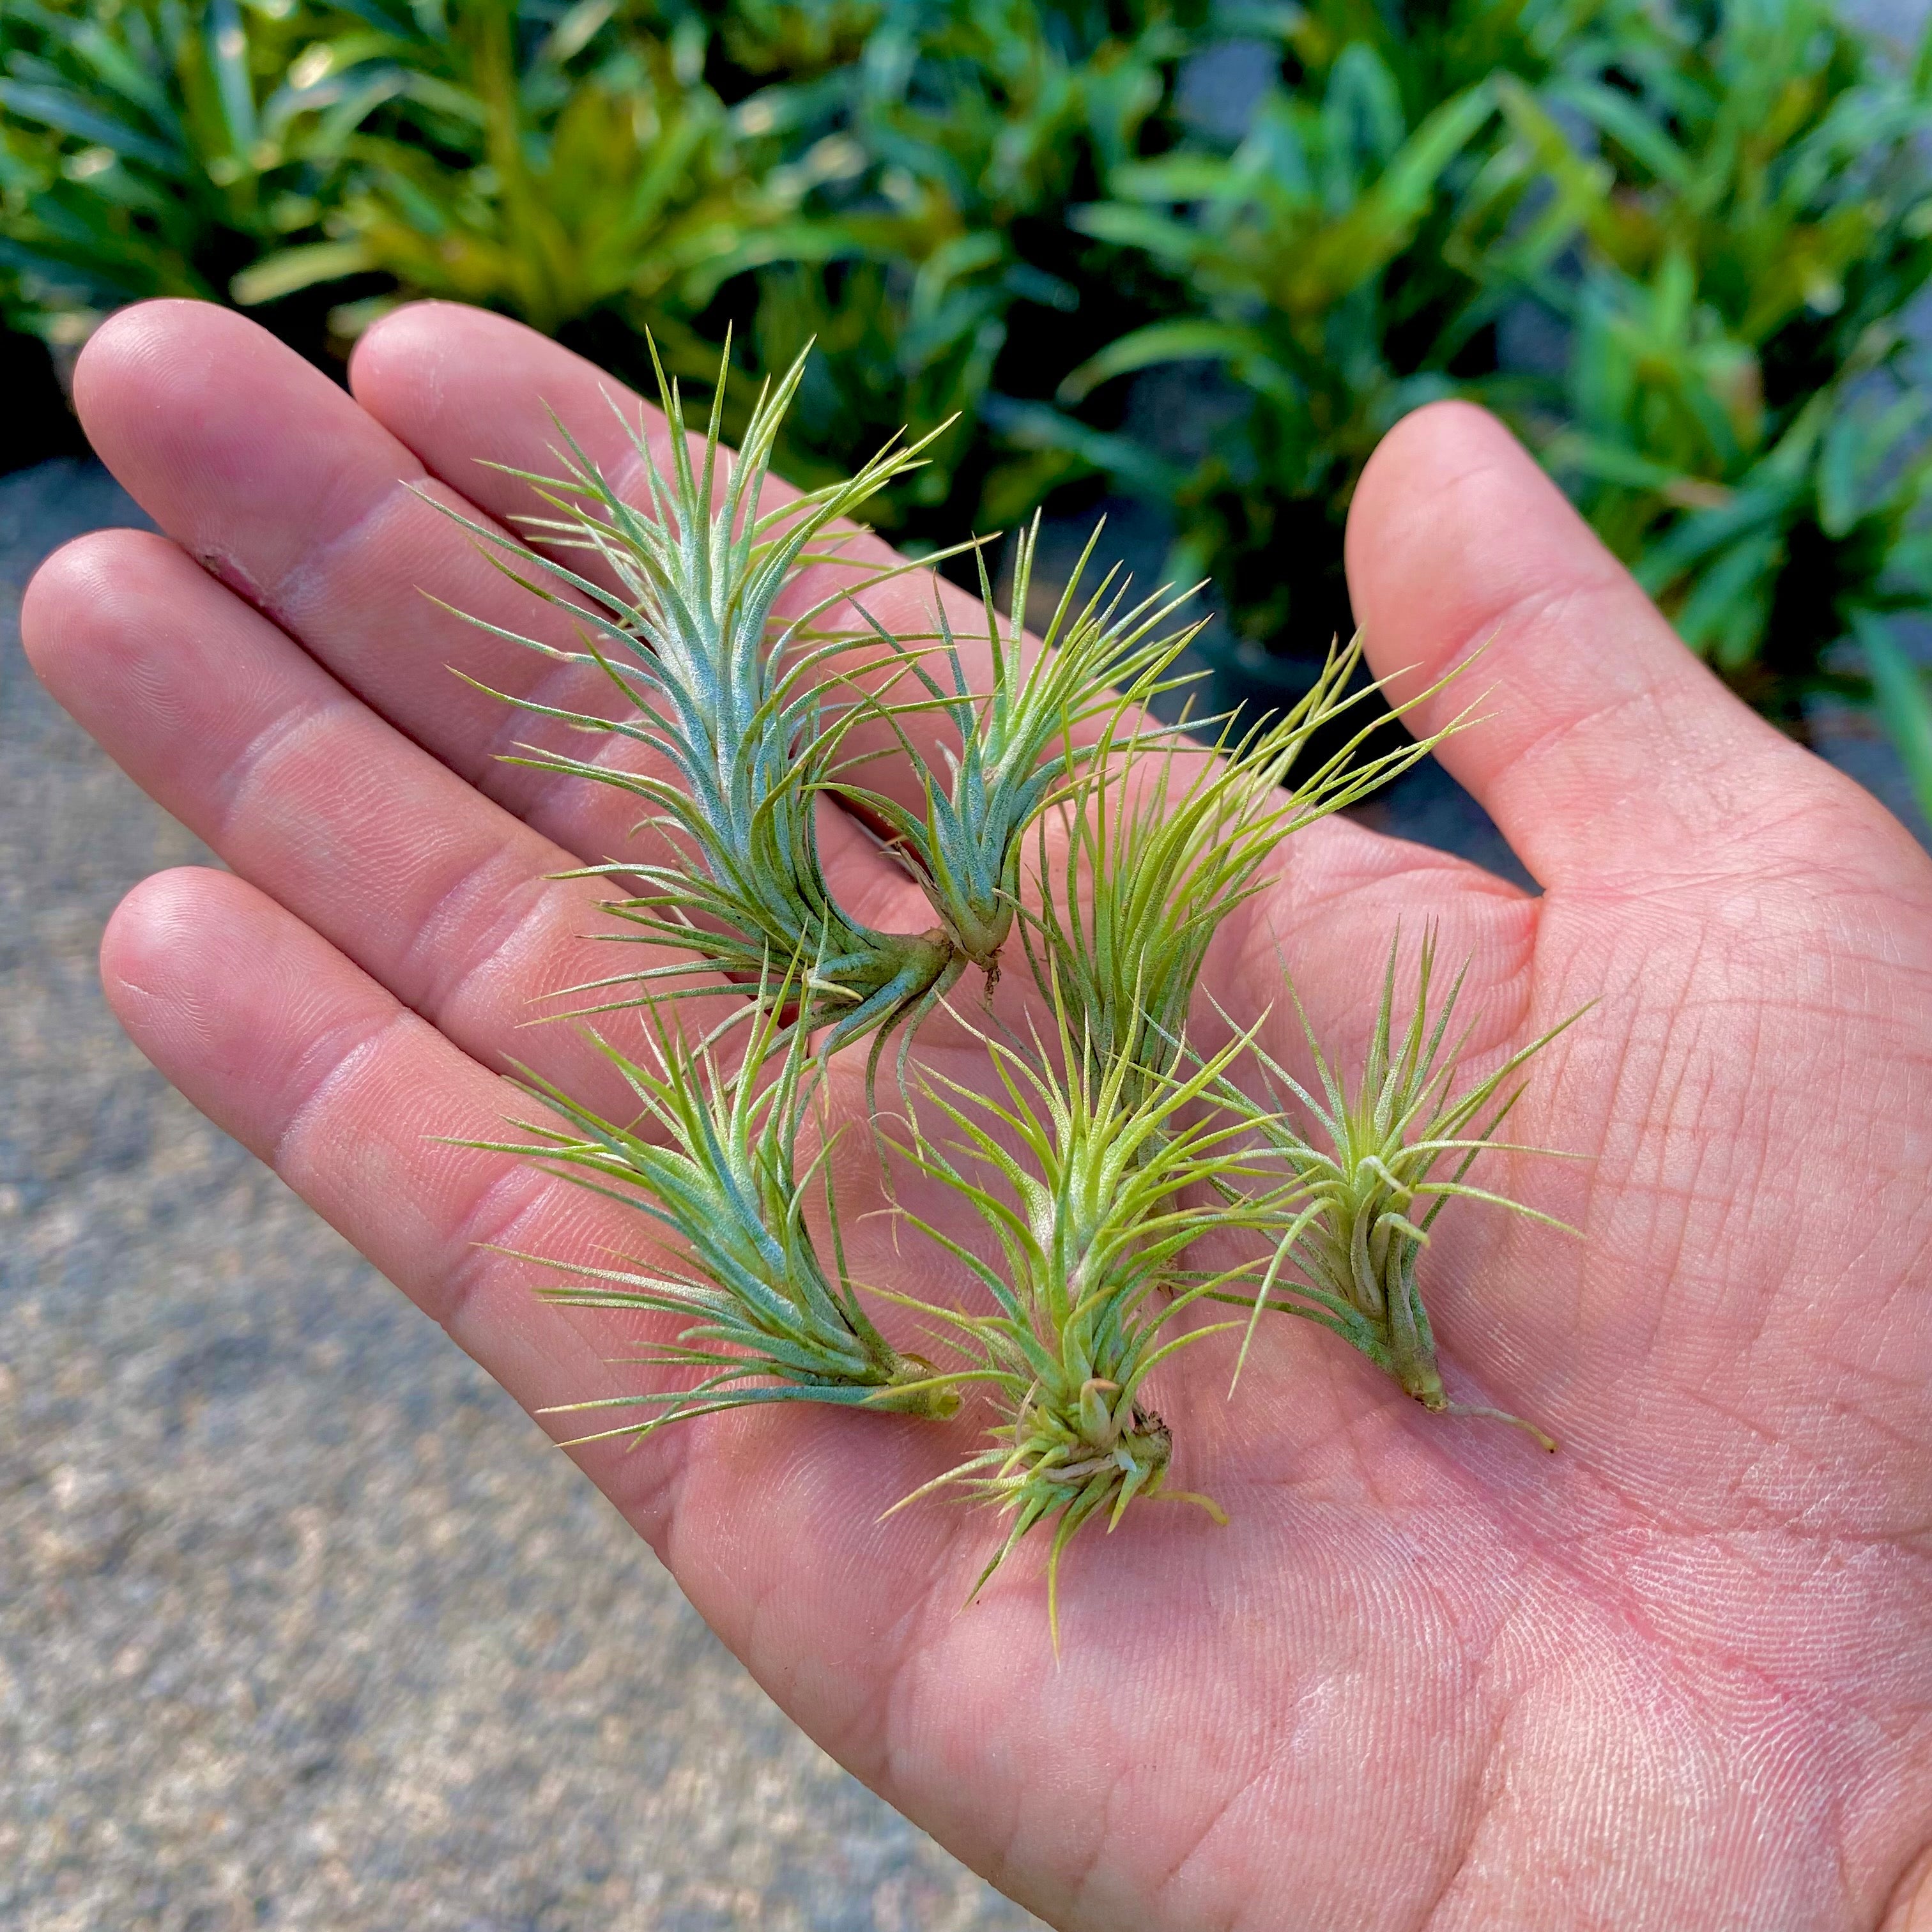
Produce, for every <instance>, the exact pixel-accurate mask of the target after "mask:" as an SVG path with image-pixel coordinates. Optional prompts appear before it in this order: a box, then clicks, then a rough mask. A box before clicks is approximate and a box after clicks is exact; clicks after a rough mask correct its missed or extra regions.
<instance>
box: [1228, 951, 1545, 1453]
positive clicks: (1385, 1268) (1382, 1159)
mask: <svg viewBox="0 0 1932 1932" xmlns="http://www.w3.org/2000/svg"><path fill="white" fill-rule="evenodd" d="M1399 947H1400V934H1398V935H1397V938H1396V939H1395V941H1393V942H1391V945H1390V947H1389V954H1388V965H1387V967H1386V968H1385V971H1384V974H1383V976H1382V1001H1381V1004H1380V1006H1379V1008H1378V1010H1377V1012H1376V1021H1375V1026H1374V1028H1373V1031H1372V1032H1371V1034H1370V1039H1369V1049H1368V1054H1367V1060H1366V1062H1365V1064H1364V1067H1363V1069H1362V1074H1361V1079H1360V1080H1359V1081H1358V1082H1357V1083H1356V1085H1355V1088H1354V1089H1353V1091H1351V1090H1350V1088H1349V1085H1348V1083H1347V1082H1346V1080H1345V1079H1343V1076H1342V1075H1341V1074H1340V1072H1339V1071H1338V1070H1337V1067H1335V1065H1334V1062H1333V1061H1331V1060H1330V1059H1329V1058H1328V1056H1327V1055H1325V1054H1324V1052H1322V1047H1321V1046H1320V1043H1319V1042H1318V1041H1317V1040H1316V1037H1315V1035H1314V1032H1313V1029H1312V1028H1310V1027H1309V1025H1308V1020H1307V1014H1306V1013H1303V1012H1302V1011H1301V1003H1300V1001H1299V1000H1298V1001H1296V1002H1295V1007H1296V1011H1297V1012H1298V1013H1300V1014H1301V1021H1302V1026H1303V1030H1304V1034H1305V1035H1306V1037H1307V1044H1308V1048H1309V1052H1310V1057H1311V1058H1312V1059H1313V1062H1314V1067H1315V1076H1316V1083H1317V1085H1319V1087H1320V1088H1321V1097H1320V1098H1319V1099H1318V1098H1317V1097H1316V1096H1315V1095H1314V1094H1311V1093H1310V1091H1309V1090H1308V1088H1307V1087H1306V1086H1304V1085H1303V1084H1302V1083H1301V1082H1300V1081H1298V1080H1297V1079H1295V1076H1293V1075H1292V1074H1291V1073H1289V1072H1288V1071H1287V1070H1286V1068H1284V1067H1282V1066H1281V1065H1280V1064H1279V1063H1278V1062H1277V1061H1274V1060H1273V1059H1272V1058H1270V1057H1269V1056H1268V1055H1267V1054H1266V1053H1265V1052H1262V1049H1260V1048H1259V1047H1256V1049H1254V1054H1253V1058H1254V1061H1255V1062H1256V1064H1257V1066H1258V1067H1259V1068H1260V1070H1261V1071H1262V1076H1263V1079H1264V1082H1265V1083H1266V1084H1267V1085H1268V1086H1269V1087H1271V1088H1273V1089H1274V1090H1277V1091H1274V1092H1271V1094H1270V1095H1269V1098H1270V1100H1271V1101H1272V1100H1277V1099H1280V1098H1281V1097H1283V1094H1282V1092H1281V1091H1280V1090H1285V1092H1286V1094H1289V1095H1292V1096H1293V1097H1294V1098H1295V1100H1298V1102H1300V1103H1301V1106H1302V1108H1303V1109H1304V1111H1305V1112H1306V1114H1307V1118H1308V1123H1309V1127H1310V1132H1309V1133H1307V1135H1304V1133H1302V1132H1301V1131H1300V1130H1298V1129H1297V1128H1296V1127H1295V1124H1294V1121H1293V1119H1292V1115H1290V1114H1289V1112H1288V1111H1287V1110H1286V1108H1285V1107H1275V1108H1271V1109H1262V1108H1261V1107H1259V1106H1255V1105H1254V1104H1253V1103H1250V1102H1249V1101H1247V1100H1246V1099H1245V1097H1244V1096H1243V1095H1241V1094H1240V1093H1239V1092H1238V1091H1236V1090H1235V1088H1233V1087H1232V1085H1230V1084H1226V1083H1224V1085H1223V1088H1222V1090H1221V1094H1220V1097H1221V1098H1222V1099H1223V1101H1224V1102H1225V1103H1226V1104H1227V1105H1229V1106H1231V1107H1232V1109H1234V1110H1235V1112H1246V1113H1247V1115H1248V1117H1249V1118H1250V1120H1251V1121H1253V1125H1254V1128H1255V1133H1256V1141H1257V1142H1258V1143H1259V1145H1262V1146H1264V1147H1265V1148H1268V1150H1269V1151H1271V1153H1272V1154H1274V1157H1276V1158H1277V1160H1279V1162H1280V1165H1281V1170H1282V1172H1283V1173H1284V1174H1285V1175H1287V1176H1289V1177H1292V1180H1293V1181H1294V1182H1295V1183H1296V1184H1298V1191H1297V1190H1289V1191H1286V1192H1284V1193H1283V1194H1282V1195H1281V1196H1278V1197H1277V1205H1276V1206H1275V1208H1274V1220H1275V1226H1274V1229H1272V1230H1271V1232H1272V1233H1273V1234H1274V1236H1275V1238H1276V1246H1275V1256H1274V1261H1273V1262H1272V1263H1271V1265H1270V1266H1269V1268H1268V1274H1267V1276H1266V1277H1265V1280H1263V1282H1262V1286H1261V1288H1260V1290H1259V1292H1258V1293H1256V1295H1254V1296H1253V1298H1251V1301H1250V1310H1251V1312H1250V1317H1249V1321H1248V1326H1247V1335H1246V1336H1245V1337H1244V1340H1243V1343H1242V1349H1241V1358H1242V1359H1244V1360H1245V1358H1246V1356H1247V1347H1248V1343H1250V1341H1251V1340H1253V1334H1254V1331H1255V1327H1256V1323H1257V1322H1259V1319H1260V1316H1261V1314H1262V1310H1264V1309H1265V1308H1267V1307H1277V1308H1280V1309H1282V1310H1286V1311H1287V1312H1288V1313H1291V1314H1294V1315H1298V1316H1301V1317H1302V1318H1304V1319H1305V1320H1307V1321H1310V1322H1314V1323H1316V1325H1317V1326H1318V1327H1320V1328H1326V1329H1328V1330H1329V1331H1330V1332H1331V1333H1332V1334H1337V1335H1339V1336H1340V1337H1341V1338H1342V1339H1343V1341H1345V1342H1346V1343H1349V1345H1350V1346H1352V1347H1353V1348H1355V1349H1359V1350H1360V1351H1361V1353H1362V1354H1363V1355H1366V1356H1367V1358H1369V1360H1370V1361H1372V1362H1373V1363H1374V1364H1376V1367H1379V1368H1381V1369H1385V1370H1387V1371H1388V1373H1389V1374H1390V1375H1391V1376H1394V1379H1395V1380H1396V1382H1397V1384H1398V1385H1400V1387H1401V1388H1402V1390H1403V1393H1404V1394H1407V1395H1410V1396H1413V1397H1415V1400H1417V1401H1418V1402H1419V1403H1421V1405H1422V1406H1423V1407H1424V1409H1428V1410H1430V1412H1433V1413H1434V1414H1437V1415H1473V1416H1487V1417H1489V1418H1491V1419H1492V1420H1494V1421H1499V1422H1507V1423H1509V1424H1512V1425H1513V1426H1514V1427H1517V1428H1518V1429H1520V1430H1523V1431H1525V1432H1526V1433H1527V1434H1528V1435H1529V1436H1532V1437H1534V1438H1535V1440H1536V1441H1537V1442H1539V1443H1541V1445H1542V1446H1543V1447H1544V1448H1545V1449H1548V1450H1551V1451H1554V1450H1555V1448H1556V1442H1555V1441H1554V1440H1553V1439H1552V1438H1551V1437H1550V1436H1547V1435H1546V1434H1545V1433H1544V1431H1543V1430H1541V1429H1539V1428H1538V1427H1537V1426H1536V1425H1535V1424H1534V1423H1532V1422H1528V1421H1525V1420H1524V1419H1523V1418H1522V1417H1521V1416H1517V1415H1509V1414H1508V1413H1506V1412H1505V1411H1503V1410H1501V1409H1485V1408H1479V1407H1473V1406H1468V1405H1466V1404H1463V1403H1452V1402H1451V1400H1449V1397H1448V1393H1447V1391H1445V1388H1443V1385H1442V1372H1441V1370H1440V1369H1439V1367H1437V1365H1436V1339H1435V1334H1434V1331H1433V1329H1432V1328H1431V1326H1430V1320H1429V1311H1428V1310H1427V1308H1426V1307H1424V1304H1423V1299H1422V1294H1421V1288H1420V1286H1418V1282H1417V1279H1416V1268H1417V1264H1418V1262H1419V1261H1420V1259H1421V1254H1422V1250H1423V1249H1424V1247H1426V1246H1427V1244H1428V1242H1429V1239H1430V1230H1431V1229H1432V1228H1433V1226H1434V1225H1435V1223H1436V1217H1438V1216H1439V1214H1441V1213H1442V1210H1443V1208H1445V1206H1447V1205H1448V1203H1449V1202H1451V1201H1452V1200H1456V1199H1463V1200H1472V1201H1484V1202H1489V1203H1490V1205H1492V1206H1494V1207H1498V1208H1506V1209H1507V1210H1508V1211H1509V1212H1510V1213H1511V1214H1519V1215H1521V1216H1523V1217H1524V1218H1525V1219H1526V1220H1532V1221H1539V1222H1541V1223H1543V1224H1544V1226H1547V1227H1552V1228H1559V1229H1564V1230H1565V1232H1567V1233H1574V1232H1575V1230H1574V1229H1568V1228H1567V1227H1565V1223H1562V1222H1561V1221H1558V1220H1554V1219H1553V1217H1550V1215H1547V1214H1543V1213H1541V1212H1540V1211H1538V1209H1536V1208H1531V1207H1528V1206H1526V1205H1524V1204H1523V1202H1520V1201H1512V1200H1511V1199H1508V1197H1507V1196H1504V1195H1501V1194H1497V1193H1493V1192H1492V1191H1491V1190H1489V1189H1487V1188H1482V1187H1472V1185H1471V1184H1470V1183H1469V1180H1468V1179H1467V1176H1468V1175H1469V1169H1470V1168H1471V1166H1472V1165H1473V1164H1474V1163H1475V1160H1476V1159H1477V1157H1478V1155H1480V1154H1482V1153H1483V1152H1484V1151H1485V1150H1486V1149H1494V1150H1496V1151H1505V1152H1509V1153H1514V1154H1544V1155H1547V1156H1550V1157H1552V1158H1554V1157H1555V1156H1554V1154H1553V1151H1552V1150H1550V1149H1549V1148H1527V1147H1520V1146H1516V1145H1513V1144H1511V1143H1507V1142H1502V1141H1499V1140H1498V1139H1497V1138H1496V1136H1497V1134H1498V1132H1499V1130H1500V1129H1501V1128H1502V1124H1503V1123H1504V1122H1505V1121H1506V1120H1507V1119H1508V1118H1509V1116H1510V1115H1511V1113H1512V1112H1514V1110H1515V1108H1516V1105H1517V1102H1518V1101H1519V1100H1520V1099H1521V1098H1522V1097H1523V1091H1524V1088H1523V1085H1522V1084H1521V1083H1517V1084H1515V1085H1512V1084H1511V1083H1512V1082H1514V1081H1515V1079H1516V1076H1517V1074H1519V1073H1521V1072H1522V1070H1523V1068H1524V1067H1526V1065H1527V1064H1529V1061H1531V1060H1532V1058H1534V1057H1535V1055H1537V1054H1538V1053H1540V1052H1542V1050H1543V1049H1544V1048H1545V1047H1546V1046H1548V1045H1549V1044H1550V1042H1551V1041H1552V1040H1554V1039H1555V1038H1556V1037H1557V1035H1558V1034H1560V1033H1562V1031H1564V1030H1565V1028H1568V1027H1569V1026H1571V1025H1574V1022H1576V1020H1577V1019H1579V1018H1580V1017H1581V1016H1580V1014H1575V1013H1573V1014H1572V1015H1571V1016H1570V1018H1569V1019H1566V1020H1564V1021H1562V1022H1560V1023H1559V1025H1556V1026H1554V1027H1553V1028H1551V1029H1550V1031H1548V1032H1547V1033H1546V1034H1543V1035H1542V1036H1541V1038H1539V1039H1537V1040H1532V1041H1531V1042H1530V1043H1529V1045H1528V1046H1525V1047H1523V1048H1520V1049H1518V1050H1517V1052H1514V1053H1513V1054H1511V1055H1510V1057H1509V1058H1508V1059H1507V1060H1505V1061H1504V1062H1503V1063H1502V1065H1501V1066H1499V1067H1496V1069H1495V1070H1493V1071H1492V1072H1491V1073H1490V1074H1489V1075H1488V1076H1487V1077H1486V1078H1484V1079H1481V1080H1480V1081H1478V1082H1476V1083H1475V1085H1473V1086H1472V1087H1471V1088H1469V1090H1468V1091H1466V1093H1464V1094H1462V1095H1460V1097H1458V1098H1457V1099H1455V1100H1451V1098H1450V1097H1449V1096H1450V1094H1451V1091H1452V1090H1453V1089H1454V1087H1455V1086H1456V1085H1457V1074H1458V1073H1459V1072H1460V1062H1461V1055H1462V1052H1463V1048H1464V1046H1466V1044H1467V1043H1468V1039H1469V1034H1468V1032H1467V1031H1464V1032H1463V1034H1461V1035H1460V1036H1459V1037H1457V1039H1456V1040H1455V1041H1454V1043H1453V1044H1452V1043H1450V1040H1449V1028H1450V1025H1451V1021H1452V1020H1453V1019H1454V1016H1455V1011H1456V1005H1457V1001H1458V999H1459V998H1460V997H1461V994H1462V990H1463V980H1464V978H1465V977H1466V974H1467V971H1468V968H1466V967H1465V968H1463V971H1462V972H1461V973H1459V974H1457V977H1456V979H1455V980H1454V983H1453V984H1452V985H1451V987H1450V989H1449V992H1448V997H1447V998H1445V1000H1444V1001H1442V1006H1441V1007H1440V1008H1439V1010H1438V1011H1437V1012H1436V1014H1435V1016H1434V1018H1433V1024H1432V1022H1431V1016H1430V1010H1429V988H1430V980H1431V978H1432V977H1433V975H1434V973H1435V970H1436V939H1435V935H1433V932H1432V933H1430V934H1427V935H1425V936H1424V939H1423V941H1422V944H1421V949H1420V951H1419V953H1418V957H1417V961H1416V969H1415V1004H1414V1006H1413V1007H1412V1009H1411V1011H1410V1014H1409V1022H1408V1024H1407V1025H1406V1027H1404V1028H1402V1029H1401V1031H1400V1033H1398V1032H1397V1028H1396V1022H1395V1012H1396V966H1397V950H1398V948H1399ZM1505 1090H1508V1091H1505ZM1445 1166H1447V1167H1448V1169H1449V1170H1450V1171H1449V1172H1447V1173H1446V1174H1445V1173H1443V1172H1440V1171H1439V1170H1441V1169H1443V1168H1444V1167H1445ZM1239 1370H1240V1364H1239V1363H1237V1365H1236V1373H1237V1374H1238V1373H1239Z"/></svg>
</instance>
